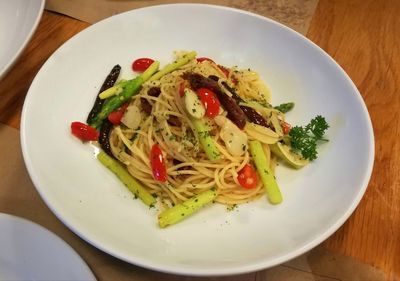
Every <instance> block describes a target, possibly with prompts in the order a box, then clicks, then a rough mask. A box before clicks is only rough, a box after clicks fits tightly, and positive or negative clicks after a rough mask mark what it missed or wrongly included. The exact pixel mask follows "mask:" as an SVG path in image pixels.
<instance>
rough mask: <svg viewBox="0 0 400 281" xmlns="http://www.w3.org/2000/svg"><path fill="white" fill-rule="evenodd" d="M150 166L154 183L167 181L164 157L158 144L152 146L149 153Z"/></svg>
mask: <svg viewBox="0 0 400 281" xmlns="http://www.w3.org/2000/svg"><path fill="white" fill-rule="evenodd" d="M150 164H151V169H152V171H153V177H154V179H155V180H156V181H160V182H166V181H167V168H166V167H165V161H164V156H163V154H162V151H161V148H160V146H159V145H158V144H153V146H152V148H151V151H150Z"/></svg>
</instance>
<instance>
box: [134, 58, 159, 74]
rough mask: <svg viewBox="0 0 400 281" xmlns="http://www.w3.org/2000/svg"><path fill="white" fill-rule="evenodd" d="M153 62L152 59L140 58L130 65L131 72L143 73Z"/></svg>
mask: <svg viewBox="0 0 400 281" xmlns="http://www.w3.org/2000/svg"><path fill="white" fill-rule="evenodd" d="M153 62H154V60H153V59H149V58H140V59H137V60H135V61H134V62H133V63H132V70H133V71H137V72H143V71H145V70H146V69H147V68H148V67H149V66H150V65H151V64H152V63H153Z"/></svg>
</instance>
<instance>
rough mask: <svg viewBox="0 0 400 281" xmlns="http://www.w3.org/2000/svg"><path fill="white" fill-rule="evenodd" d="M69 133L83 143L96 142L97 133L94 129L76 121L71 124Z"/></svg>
mask: <svg viewBox="0 0 400 281" xmlns="http://www.w3.org/2000/svg"><path fill="white" fill-rule="evenodd" d="M71 133H72V134H73V135H74V136H75V137H77V138H78V139H80V140H83V141H96V140H97V139H98V138H99V132H98V131H97V130H96V129H95V128H93V127H90V126H89V125H87V124H85V123H82V122H78V121H76V122H72V123H71Z"/></svg>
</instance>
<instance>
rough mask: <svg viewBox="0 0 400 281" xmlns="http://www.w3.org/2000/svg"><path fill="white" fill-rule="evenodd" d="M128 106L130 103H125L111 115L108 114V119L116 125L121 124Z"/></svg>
mask: <svg viewBox="0 0 400 281" xmlns="http://www.w3.org/2000/svg"><path fill="white" fill-rule="evenodd" d="M127 107H128V103H125V104H124V105H122V106H121V107H120V108H118V109H117V110H114V111H113V112H111V113H110V115H108V120H109V121H110V122H111V123H113V124H114V125H116V126H118V125H119V124H121V119H122V116H124V113H125V111H126V108H127Z"/></svg>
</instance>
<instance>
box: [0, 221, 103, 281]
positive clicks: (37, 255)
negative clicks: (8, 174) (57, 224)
mask: <svg viewBox="0 0 400 281" xmlns="http://www.w3.org/2000/svg"><path fill="white" fill-rule="evenodd" d="M0 229H1V232H0V249H1V251H0V274H1V280H52V281H57V280H60V281H62V280H70V281H73V280H87V281H95V280H96V278H95V277H94V275H93V273H92V272H91V271H90V268H89V267H88V266H87V265H86V263H85V262H84V261H83V260H82V258H81V257H80V256H79V255H78V254H77V253H76V252H75V251H74V250H73V249H72V248H71V247H70V246H69V245H68V244H67V243H65V242H64V241H63V240H61V239H60V238H59V237H58V236H56V235H54V234H53V233H51V232H50V231H48V230H47V229H45V228H44V227H41V226H40V225H37V224H35V223H33V222H31V221H28V220H25V219H22V218H19V217H15V216H12V215H8V214H2V213H0Z"/></svg>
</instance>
